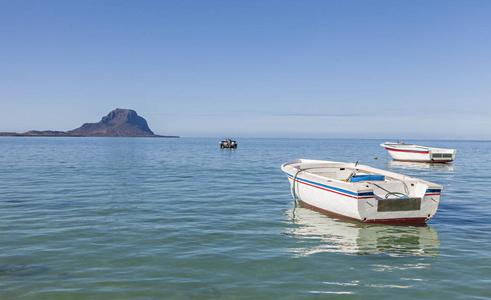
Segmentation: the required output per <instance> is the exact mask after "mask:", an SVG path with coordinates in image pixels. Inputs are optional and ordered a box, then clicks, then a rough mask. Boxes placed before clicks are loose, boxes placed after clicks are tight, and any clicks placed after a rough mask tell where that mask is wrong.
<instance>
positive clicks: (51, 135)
mask: <svg viewBox="0 0 491 300" xmlns="http://www.w3.org/2000/svg"><path fill="white" fill-rule="evenodd" d="M2 136H13V137H114V138H120V137H123V138H125V137H137V138H181V137H180V136H178V135H128V136H121V135H119V136H110V135H106V136H102V135H100V136H95V135H73V134H24V133H10V132H0V137H2Z"/></svg>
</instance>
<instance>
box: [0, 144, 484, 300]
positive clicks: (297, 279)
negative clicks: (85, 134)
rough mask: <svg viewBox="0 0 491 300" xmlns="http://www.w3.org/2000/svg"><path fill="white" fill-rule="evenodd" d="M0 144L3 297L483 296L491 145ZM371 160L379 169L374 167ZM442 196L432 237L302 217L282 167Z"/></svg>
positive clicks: (310, 213) (422, 230) (430, 226)
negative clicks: (424, 183)
mask: <svg viewBox="0 0 491 300" xmlns="http://www.w3.org/2000/svg"><path fill="white" fill-rule="evenodd" d="M218 142H219V139H198V138H196V139H194V138H181V139H152V138H61V137H59V138H48V137H46V138H43V137H39V138H28V137H22V138H21V137H16V138H14V137H2V138H0V299H326V298H329V299H331V298H334V299H336V298H339V299H380V298H382V299H394V298H397V299H414V298H419V299H443V298H447V299H490V298H491V288H490V286H491V225H490V224H491V196H490V192H489V188H490V186H491V173H490V170H491V142H489V141H485V142H481V141H406V142H415V143H419V144H424V145H428V146H433V147H445V148H456V149H458V152H457V158H456V160H455V162H454V163H452V164H444V165H432V164H415V163H397V162H393V161H392V160H391V159H390V157H387V154H386V150H385V149H384V148H382V147H380V146H379V143H381V142H384V140H329V139H273V140H267V139H238V143H239V147H238V149H220V148H219V145H218ZM375 157H377V159H375ZM297 158H311V159H325V160H335V161H342V162H355V161H359V162H360V163H361V164H366V165H370V166H373V167H376V168H381V169H388V170H391V171H395V172H398V173H403V174H406V175H411V176H415V177H419V178H423V179H426V180H429V181H432V182H436V183H439V184H441V185H443V187H444V190H443V192H442V197H441V202H440V208H439V210H438V212H437V214H436V216H435V217H434V218H433V219H431V220H430V221H429V222H428V223H427V225H426V226H419V227H418V226H391V225H365V224H362V223H357V222H354V221H347V220H344V219H341V218H336V217H332V216H329V215H326V214H323V213H320V212H317V211H314V210H311V209H309V208H305V207H301V206H297V207H296V206H295V204H294V202H293V199H292V197H291V195H290V190H289V184H288V181H287V178H286V176H285V175H284V174H283V173H282V171H281V170H280V165H281V164H282V163H284V162H286V161H290V160H293V159H297Z"/></svg>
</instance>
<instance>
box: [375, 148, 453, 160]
mask: <svg viewBox="0 0 491 300" xmlns="http://www.w3.org/2000/svg"><path fill="white" fill-rule="evenodd" d="M380 146H382V147H384V148H385V149H387V151H388V152H389V154H390V156H392V159H394V160H398V161H411V162H435V163H446V162H451V161H453V160H454V159H455V154H456V153H457V150H455V149H443V148H431V147H426V146H419V145H414V144H404V143H382V144H380Z"/></svg>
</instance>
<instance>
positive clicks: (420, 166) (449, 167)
mask: <svg viewBox="0 0 491 300" xmlns="http://www.w3.org/2000/svg"><path fill="white" fill-rule="evenodd" d="M387 168H388V169H395V168H397V169H413V170H437V171H453V170H454V169H455V166H454V165H453V164H439V163H417V162H406V161H396V160H390V161H388V162H387Z"/></svg>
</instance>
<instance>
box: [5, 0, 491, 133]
mask: <svg viewBox="0 0 491 300" xmlns="http://www.w3.org/2000/svg"><path fill="white" fill-rule="evenodd" d="M115 108H130V109H134V110H136V111H137V113H138V114H139V115H140V116H142V117H144V118H145V119H146V120H147V121H148V123H149V126H150V128H151V129H152V130H153V131H154V132H155V133H157V134H163V135H165V134H169V135H181V136H185V137H186V136H187V137H194V136H196V137H200V136H206V137H235V138H237V137H319V138H342V137H346V138H381V139H399V140H400V139H491V1H449V0H445V1H431V0H430V1H427V0H411V1H404V0H397V1H349V0H339V1H330V0H321V1H314V0H312V1H310V0H309V1H285V0H278V1H266V0H261V1H259V0H258V1H254V0H253V1H229V0H227V1H225V0H224V1H186V0H172V1H171V0H168V1H166V0H155V1H149V0H142V1H123V0H114V1H109V0H103V1H101V0H97V1H90V0H80V1H66V0H59V1H50V0H43V1H23V0H8V1H7V0H0V115H1V117H0V131H15V132H25V131H28V130H32V129H36V130H70V129H74V128H77V127H79V126H81V125H82V124H83V123H85V122H91V123H93V122H98V121H100V119H101V118H102V117H103V116H105V115H106V114H107V113H109V112H110V111H111V110H113V109H115Z"/></svg>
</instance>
